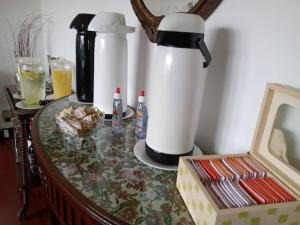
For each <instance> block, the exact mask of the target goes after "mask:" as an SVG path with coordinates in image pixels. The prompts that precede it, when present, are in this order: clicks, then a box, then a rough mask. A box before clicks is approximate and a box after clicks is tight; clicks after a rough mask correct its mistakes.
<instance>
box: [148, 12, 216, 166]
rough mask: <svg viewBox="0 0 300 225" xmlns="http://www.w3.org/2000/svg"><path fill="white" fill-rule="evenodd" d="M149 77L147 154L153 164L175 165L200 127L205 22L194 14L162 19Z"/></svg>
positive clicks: (206, 55) (206, 56) (189, 150)
mask: <svg viewBox="0 0 300 225" xmlns="http://www.w3.org/2000/svg"><path fill="white" fill-rule="evenodd" d="M156 43H157V45H158V47H157V52H156V57H155V60H154V64H153V66H152V72H151V74H150V76H151V77H150V79H149V88H148V107H149V119H148V128H147V137H146V146H145V149H146V152H147V154H148V156H149V157H151V158H152V159H153V160H155V161H157V162H160V163H164V164H177V163H178V160H179V157H180V156H183V155H191V154H192V153H193V148H194V139H195V135H196V131H197V126H198V118H199V113H200V112H199V110H200V100H201V96H200V95H201V93H202V91H201V87H203V82H204V78H205V76H204V74H203V70H204V67H207V66H208V64H209V62H210V59H211V57H210V54H209V52H208V49H207V47H206V45H205V43H204V21H203V19H202V18H201V17H200V16H198V15H192V14H184V13H174V14H170V15H167V16H165V17H164V19H163V20H162V21H161V23H160V25H159V27H158V32H157V36H156Z"/></svg>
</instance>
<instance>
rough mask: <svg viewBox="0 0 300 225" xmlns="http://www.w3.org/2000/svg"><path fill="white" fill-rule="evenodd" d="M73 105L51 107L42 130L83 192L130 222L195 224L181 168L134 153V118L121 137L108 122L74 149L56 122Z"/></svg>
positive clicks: (56, 160) (53, 156)
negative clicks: (153, 163) (180, 183)
mask: <svg viewBox="0 0 300 225" xmlns="http://www.w3.org/2000/svg"><path fill="white" fill-rule="evenodd" d="M69 104H72V103H71V102H70V101H69V100H68V98H63V99H61V100H58V101H56V102H54V103H52V104H51V105H50V106H49V107H45V108H44V110H43V111H42V113H41V114H40V117H39V119H38V130H39V133H40V138H41V142H42V144H43V148H44V149H45V151H46V153H47V155H48V157H49V159H50V161H51V162H52V163H53V164H54V165H55V167H56V168H57V169H58V170H59V171H60V172H61V174H62V175H63V176H64V177H65V178H66V179H67V180H68V181H69V182H70V183H71V184H72V185H73V186H74V187H75V188H76V189H77V190H79V191H80V192H81V193H82V194H83V195H84V196H85V197H86V198H88V199H89V200H90V201H92V202H93V203H95V204H96V205H98V206H99V207H101V208H102V209H105V210H106V211H108V212H109V213H110V214H112V215H113V216H115V217H117V218H119V219H121V220H123V221H125V222H127V223H128V224H151V225H152V224H155V225H160V224H176V225H184V224H194V222H193V220H192V218H191V216H190V214H189V212H188V211H187V208H186V207H185V204H184V202H183V200H182V199H181V196H180V194H179V192H178V191H177V188H176V186H175V182H176V172H170V171H163V170H158V169H154V168H151V167H149V166H147V165H145V164H143V163H142V162H140V161H139V160H138V159H137V158H136V157H135V156H134V153H133V148H134V145H135V143H136V142H137V141H138V140H137V139H136V138H135V135H134V122H133V120H131V119H129V120H127V121H125V123H126V124H125V125H124V131H125V133H124V135H122V136H120V137H118V136H114V135H112V132H111V124H110V123H109V122H108V123H107V122H106V123H105V124H104V125H103V126H102V127H101V128H100V129H99V130H97V134H96V137H97V138H94V139H92V138H88V139H86V142H84V144H83V145H82V147H81V148H80V149H78V150H74V148H72V147H70V145H68V144H66V143H64V141H63V139H62V137H61V134H60V133H59V132H58V131H57V130H56V129H55V126H54V123H53V119H54V114H55V113H56V112H58V111H60V110H61V109H63V108H64V107H66V106H68V105H69Z"/></svg>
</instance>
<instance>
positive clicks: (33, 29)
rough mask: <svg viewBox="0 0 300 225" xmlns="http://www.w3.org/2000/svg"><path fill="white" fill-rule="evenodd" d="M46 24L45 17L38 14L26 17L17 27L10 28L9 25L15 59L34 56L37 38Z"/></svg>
mask: <svg viewBox="0 0 300 225" xmlns="http://www.w3.org/2000/svg"><path fill="white" fill-rule="evenodd" d="M46 22H47V20H45V16H43V15H42V14H38V15H28V16H27V17H26V18H25V19H24V20H23V21H22V23H21V24H20V26H19V27H15V28H12V26H11V25H10V24H9V28H10V31H11V36H12V39H13V54H14V57H15V58H18V57H35V56H36V54H37V46H38V42H39V38H40V35H41V34H42V30H43V26H44V25H45V23H46Z"/></svg>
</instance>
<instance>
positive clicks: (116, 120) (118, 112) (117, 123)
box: [112, 87, 123, 134]
mask: <svg viewBox="0 0 300 225" xmlns="http://www.w3.org/2000/svg"><path fill="white" fill-rule="evenodd" d="M122 116H123V108H122V99H121V94H120V88H119V87H118V88H117V89H116V92H115V93H114V100H113V115H112V132H113V133H115V134H122V133H123V128H122Z"/></svg>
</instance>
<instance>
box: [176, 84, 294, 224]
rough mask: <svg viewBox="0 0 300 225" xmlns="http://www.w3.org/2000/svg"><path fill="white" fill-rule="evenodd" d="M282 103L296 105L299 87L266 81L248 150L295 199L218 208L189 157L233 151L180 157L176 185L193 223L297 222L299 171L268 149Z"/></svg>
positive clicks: (208, 157) (210, 157) (220, 156)
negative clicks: (263, 95)
mask: <svg viewBox="0 0 300 225" xmlns="http://www.w3.org/2000/svg"><path fill="white" fill-rule="evenodd" d="M283 105H288V106H291V107H295V108H297V109H300V91H298V90H295V89H293V88H291V87H287V86H282V85H279V84H268V85H267V88H266V92H265V97H264V101H263V105H262V108H261V111H260V116H259V119H258V123H257V126H256V131H255V136H254V139H253V144H252V149H251V151H250V153H249V154H250V155H251V157H253V158H254V159H255V160H257V161H258V162H260V163H261V164H262V165H263V166H264V167H265V168H266V169H267V171H268V176H270V177H273V178H274V179H275V180H276V181H277V182H278V183H279V184H280V185H281V186H283V187H284V188H285V189H286V190H287V191H288V192H290V193H291V194H292V195H293V196H295V197H296V201H291V202H284V203H276V204H264V205H256V206H249V207H242V208H226V209H220V208H219V207H218V206H217V204H216V202H215V200H214V197H213V196H211V195H210V194H209V193H208V191H207V189H206V188H205V186H204V185H203V184H202V183H201V181H200V179H199V176H198V174H197V173H196V171H195V169H194V168H193V167H192V165H191V164H190V162H189V160H190V159H213V158H222V157H228V156H237V155H236V154H235V155H204V156H187V157H181V158H180V161H179V167H178V174H177V182H176V185H177V188H178V190H179V192H180V194H181V196H182V198H183V200H184V202H185V204H186V206H187V208H188V209H189V211H190V213H191V216H192V217H193V219H194V221H195V224H196V225H248V224H249V225H276V224H287V225H300V172H299V170H298V169H296V168H295V167H293V166H291V165H290V164H288V163H287V162H285V160H283V156H282V157H281V156H280V155H278V154H275V153H274V152H273V153H271V152H270V149H269V148H270V145H271V142H270V140H271V137H272V138H273V136H272V135H273V133H272V132H273V128H275V123H276V121H277V119H278V112H279V108H280V107H281V106H283ZM299 120H300V114H299ZM299 126H300V123H299ZM272 140H274V139H272ZM272 143H273V142H272ZM275 143H276V141H275ZM277 144H278V143H277ZM287 151H289V149H287ZM240 155H246V154H240ZM298 168H299V167H298Z"/></svg>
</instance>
